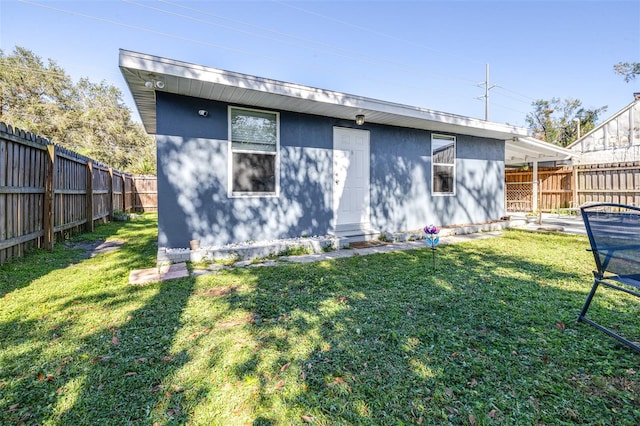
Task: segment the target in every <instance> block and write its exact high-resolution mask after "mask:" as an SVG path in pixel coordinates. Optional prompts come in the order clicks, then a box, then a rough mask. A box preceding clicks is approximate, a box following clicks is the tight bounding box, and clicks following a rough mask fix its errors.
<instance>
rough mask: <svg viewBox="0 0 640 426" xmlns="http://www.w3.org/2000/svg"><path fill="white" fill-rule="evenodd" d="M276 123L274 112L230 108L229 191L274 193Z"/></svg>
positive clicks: (276, 150)
mask: <svg viewBox="0 0 640 426" xmlns="http://www.w3.org/2000/svg"><path fill="white" fill-rule="evenodd" d="M278 126H279V116H278V113H277V112H269V111H259V110H253V109H245V108H234V107H230V108H229V128H230V129H229V134H230V137H231V179H230V184H231V194H232V195H276V194H277V188H278V179H277V176H278V147H279V128H278Z"/></svg>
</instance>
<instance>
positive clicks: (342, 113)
mask: <svg viewBox="0 0 640 426" xmlns="http://www.w3.org/2000/svg"><path fill="white" fill-rule="evenodd" d="M120 69H121V71H122V74H123V76H124V78H125V80H126V82H127V85H128V86H129V90H131V93H132V95H133V99H134V101H135V103H136V106H137V108H138V111H139V113H140V116H141V118H142V123H143V124H144V127H145V129H146V130H147V132H149V133H152V134H155V132H156V107H155V91H156V90H158V91H164V92H170V93H175V94H180V95H185V96H193V97H198V98H203V99H212V100H219V101H223V102H229V103H234V104H242V105H250V106H256V107H262V108H271V109H279V110H284V111H296V112H301V113H306V114H315V115H322V116H328V117H335V118H341V119H348V120H353V119H354V118H355V116H356V114H364V115H365V117H366V121H367V122H368V123H377V124H387V125H393V126H400V127H410V128H416V129H427V130H434V131H443V132H444V131H447V132H455V133H461V134H468V135H474V136H482V137H489V138H495V139H511V138H513V137H514V136H526V135H527V130H526V129H525V128H522V127H516V126H510V125H507V124H500V123H493V122H487V121H484V120H478V119H475V118H470V117H465V116H461V115H455V114H449V113H444V112H439V111H433V110H429V109H424V108H419V107H413V106H408V105H402V104H398V103H393V102H386V101H381V100H377V99H371V98H366V97H362V96H355V95H349V94H346V93H339V92H334V91H331V90H325V89H317V88H314V87H309V86H303V85H300V84H295V83H287V82H283V81H277V80H271V79H267V78H261V77H255V76H251V75H247V74H241V73H236V72H230V71H224V70H221V69H217V68H211V67H205V66H201V65H195V64H191V63H187V62H181V61H176V60H173V59H167V58H161V57H157V56H152V55H147V54H143V53H137V52H132V51H127V50H122V49H121V50H120ZM147 82H151V83H153V82H162V83H161V85H163V87H161V88H159V87H157V86H156V87H153V85H151V84H149V85H151V87H147V86H146V85H145V83H147Z"/></svg>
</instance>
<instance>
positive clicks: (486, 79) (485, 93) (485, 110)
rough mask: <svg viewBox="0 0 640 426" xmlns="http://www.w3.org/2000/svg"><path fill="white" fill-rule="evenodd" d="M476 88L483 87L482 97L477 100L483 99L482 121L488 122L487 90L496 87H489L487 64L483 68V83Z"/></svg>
mask: <svg viewBox="0 0 640 426" xmlns="http://www.w3.org/2000/svg"><path fill="white" fill-rule="evenodd" d="M478 86H484V96H480V97H479V98H478V99H482V98H484V121H489V90H491V89H493V88H494V87H496V85H495V84H493V85H491V86H490V85H489V64H486V67H485V80H484V83H480V84H478Z"/></svg>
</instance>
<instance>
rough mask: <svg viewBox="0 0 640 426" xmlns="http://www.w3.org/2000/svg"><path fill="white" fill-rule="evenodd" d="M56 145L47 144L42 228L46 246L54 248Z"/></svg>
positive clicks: (46, 247) (49, 248)
mask: <svg viewBox="0 0 640 426" xmlns="http://www.w3.org/2000/svg"><path fill="white" fill-rule="evenodd" d="M55 149H56V147H55V145H47V156H46V164H45V176H44V203H43V209H44V212H43V213H44V214H43V220H44V223H43V224H42V229H43V231H44V248H45V249H47V250H53V242H54V226H55V220H54V214H53V211H54V201H55V199H54V196H55V194H54V190H55V188H54V185H53V184H54V174H55V165H56V151H55Z"/></svg>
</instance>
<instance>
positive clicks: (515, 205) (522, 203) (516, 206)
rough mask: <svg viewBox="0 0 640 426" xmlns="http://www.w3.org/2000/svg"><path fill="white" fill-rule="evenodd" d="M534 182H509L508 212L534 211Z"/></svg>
mask: <svg viewBox="0 0 640 426" xmlns="http://www.w3.org/2000/svg"><path fill="white" fill-rule="evenodd" d="M532 201H533V182H507V211H508V212H530V211H532V209H533V207H532Z"/></svg>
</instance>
